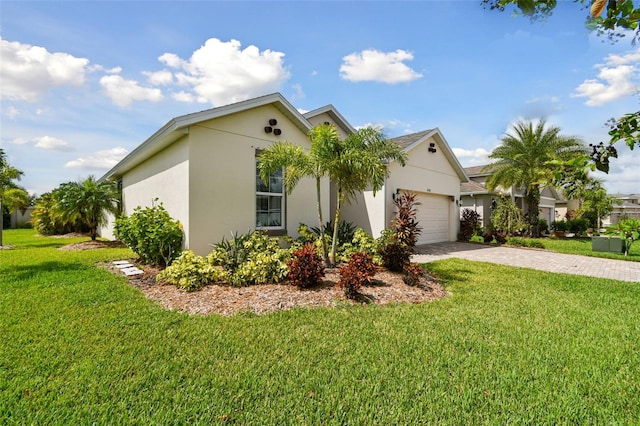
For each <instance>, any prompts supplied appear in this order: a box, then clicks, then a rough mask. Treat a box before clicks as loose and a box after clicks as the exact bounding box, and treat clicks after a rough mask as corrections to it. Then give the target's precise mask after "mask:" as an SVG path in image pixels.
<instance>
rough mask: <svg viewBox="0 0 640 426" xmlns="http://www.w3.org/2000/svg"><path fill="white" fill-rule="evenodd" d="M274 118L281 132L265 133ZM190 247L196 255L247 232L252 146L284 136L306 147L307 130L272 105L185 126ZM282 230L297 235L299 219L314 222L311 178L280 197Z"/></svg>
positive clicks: (251, 218)
mask: <svg viewBox="0 0 640 426" xmlns="http://www.w3.org/2000/svg"><path fill="white" fill-rule="evenodd" d="M273 118H275V119H276V120H277V122H278V123H277V125H275V126H272V127H274V128H278V129H280V130H281V131H282V134H281V135H280V136H276V135H274V134H273V133H269V134H267V133H265V131H264V127H265V126H267V125H268V121H269V119H273ZM189 138H190V144H191V149H190V162H189V163H190V169H189V179H190V185H189V200H190V208H189V223H190V224H191V229H190V238H189V240H190V241H189V248H191V249H192V250H194V251H195V252H196V253H198V254H206V253H208V252H210V251H211V244H214V243H217V242H219V241H220V240H222V238H223V237H225V238H227V239H228V238H229V237H230V236H231V233H233V232H238V233H246V232H248V231H249V230H253V229H255V224H256V180H255V179H256V178H255V160H256V150H261V149H266V148H268V147H269V146H270V145H271V144H272V143H273V142H275V141H278V140H287V141H289V142H292V143H296V144H300V145H302V146H304V147H305V148H307V149H308V148H309V147H310V144H309V140H308V137H307V135H306V132H305V131H303V130H301V129H299V128H298V127H297V126H295V125H294V123H292V122H291V121H289V120H288V119H287V118H286V117H285V116H284V115H283V114H282V113H281V112H280V111H279V110H278V109H276V108H275V107H273V106H271V105H267V106H263V107H259V108H255V109H251V110H248V111H243V112H240V113H237V114H233V115H229V116H225V117H221V118H218V119H215V120H211V121H208V122H204V123H199V124H197V125H194V126H192V127H191V128H190V132H189ZM322 188H323V195H322V199H323V209H324V212H325V214H328V206H329V204H328V203H329V200H328V196H329V193H328V183H327V182H326V181H324V182H323V186H322ZM285 205H286V207H285V209H286V210H285V211H286V213H285V215H286V216H285V220H286V231H287V233H288V234H289V235H291V236H293V237H296V236H297V233H296V229H297V227H298V224H299V223H300V222H302V223H306V224H309V225H312V226H315V225H316V224H317V203H316V187H315V181H313V180H312V179H303V180H301V181H300V182H299V183H298V185H297V186H296V188H295V189H294V190H293V192H292V193H291V194H290V195H288V196H286V201H285Z"/></svg>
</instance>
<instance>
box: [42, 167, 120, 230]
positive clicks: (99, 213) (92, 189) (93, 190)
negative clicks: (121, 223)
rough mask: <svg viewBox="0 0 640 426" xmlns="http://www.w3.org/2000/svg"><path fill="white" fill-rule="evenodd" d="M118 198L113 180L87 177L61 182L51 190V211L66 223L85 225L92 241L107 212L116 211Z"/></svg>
mask: <svg viewBox="0 0 640 426" xmlns="http://www.w3.org/2000/svg"><path fill="white" fill-rule="evenodd" d="M119 201H120V196H119V193H118V189H117V186H116V183H115V182H114V181H102V182H98V181H97V180H96V178H95V177H94V176H89V177H88V178H86V179H85V180H83V181H77V182H67V183H63V184H62V185H60V187H59V188H58V189H57V190H56V191H54V212H55V213H54V214H55V215H57V216H58V217H59V218H61V219H62V220H63V221H65V222H74V221H79V222H81V223H83V224H85V225H86V226H87V227H88V228H89V232H90V234H91V239H92V240H95V239H96V238H97V236H98V227H99V226H101V225H104V224H106V223H107V220H108V216H107V215H108V214H109V213H111V214H113V215H115V214H117V213H118V203H119Z"/></svg>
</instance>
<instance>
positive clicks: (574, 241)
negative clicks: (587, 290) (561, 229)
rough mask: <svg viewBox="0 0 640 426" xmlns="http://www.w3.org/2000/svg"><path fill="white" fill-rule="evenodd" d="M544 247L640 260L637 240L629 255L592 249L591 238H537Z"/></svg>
mask: <svg viewBox="0 0 640 426" xmlns="http://www.w3.org/2000/svg"><path fill="white" fill-rule="evenodd" d="M537 240H538V241H540V242H541V243H542V244H543V245H544V248H545V249H547V250H552V251H556V252H558V253H569V254H581V255H583V256H593V257H604V258H608V259H619V260H628V261H632V262H640V242H636V243H634V244H633V245H632V246H631V250H630V251H629V255H628V256H625V255H624V253H608V252H600V251H592V250H591V238H561V239H551V238H537Z"/></svg>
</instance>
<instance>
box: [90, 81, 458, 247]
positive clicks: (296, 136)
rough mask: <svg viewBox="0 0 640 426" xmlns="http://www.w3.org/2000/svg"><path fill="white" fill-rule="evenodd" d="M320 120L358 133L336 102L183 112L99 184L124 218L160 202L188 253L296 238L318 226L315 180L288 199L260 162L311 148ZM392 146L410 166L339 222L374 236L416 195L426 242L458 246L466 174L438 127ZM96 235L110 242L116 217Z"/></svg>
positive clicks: (262, 102) (277, 176) (394, 168)
mask: <svg viewBox="0 0 640 426" xmlns="http://www.w3.org/2000/svg"><path fill="white" fill-rule="evenodd" d="M323 123H329V124H332V125H334V126H335V127H336V129H337V130H338V133H339V135H340V137H341V138H344V137H346V136H347V135H348V134H349V133H351V132H353V131H354V128H353V127H352V126H351V125H350V124H349V123H348V122H347V121H346V120H345V118H344V117H343V116H342V115H341V114H340V113H339V112H338V111H337V110H336V109H335V108H334V107H333V106H332V105H328V106H325V107H322V108H319V109H316V110H313V111H309V112H307V113H301V112H300V111H298V110H297V109H296V108H294V107H293V106H292V105H291V104H290V103H289V101H287V100H286V99H285V98H284V97H283V96H282V95H281V94H279V93H274V94H270V95H266V96H261V97H258V98H254V99H249V100H246V101H242V102H238V103H234V104H230V105H226V106H221V107H217V108H212V109H208V110H205V111H201V112H197V113H194V114H187V115H184V116H180V117H176V118H173V119H172V120H170V121H169V122H168V123H167V124H165V125H164V126H163V127H162V128H161V129H159V130H158V131H156V132H155V133H154V134H153V135H151V136H150V137H149V138H148V139H147V140H146V141H144V142H143V143H142V144H141V145H139V146H138V147H137V148H135V149H134V150H133V151H132V152H131V153H129V154H128V155H127V156H126V157H125V158H124V159H122V160H121V161H120V162H119V163H118V164H116V165H115V166H114V167H113V168H112V169H111V170H109V171H108V172H107V173H106V174H105V175H104V176H102V177H101V180H106V179H115V180H117V181H118V183H119V186H120V188H121V189H122V202H123V204H122V209H123V213H124V214H126V215H129V214H131V213H132V212H133V210H134V208H136V207H138V206H142V207H145V206H151V205H152V204H153V203H154V202H162V203H163V205H164V207H165V208H166V209H167V211H168V213H169V214H170V215H171V217H173V218H175V219H178V220H179V221H180V222H181V223H182V225H183V229H184V236H185V242H184V245H185V248H189V249H191V250H193V251H195V252H196V253H197V254H200V255H204V254H207V253H208V252H209V251H211V244H213V243H216V242H219V241H220V240H221V239H222V238H223V237H226V238H229V237H230V236H231V234H232V233H234V232H238V233H244V232H248V231H250V230H254V229H264V230H267V231H269V232H270V233H272V234H274V235H283V234H288V235H291V236H293V237H295V236H297V234H296V229H297V227H298V224H300V223H305V224H308V225H313V226H315V225H316V224H317V220H318V219H317V203H316V188H315V181H314V180H312V179H303V180H301V181H300V182H299V183H298V185H297V186H296V188H295V189H294V190H293V192H292V193H291V194H290V195H287V194H285V193H284V191H283V187H282V175H281V173H274V174H273V175H272V176H271V179H269V182H268V183H267V184H265V183H263V182H262V180H261V179H260V178H259V177H258V176H257V170H256V165H257V158H258V155H259V154H260V152H261V151H262V150H264V149H266V148H268V147H269V146H270V145H271V144H272V143H274V142H276V141H283V140H286V141H288V142H291V143H294V144H299V145H300V146H302V147H304V148H307V149H309V148H310V141H309V139H308V136H307V134H308V132H309V130H311V129H312V128H313V127H315V126H316V125H319V124H323ZM396 140H397V141H398V143H400V144H401V145H402V146H403V148H404V149H405V150H406V151H407V153H408V154H409V162H408V164H407V166H406V167H404V168H402V167H400V166H399V165H398V164H393V163H392V164H389V168H390V171H391V175H390V177H389V179H388V181H387V183H386V185H385V188H384V189H383V190H382V191H380V192H379V193H378V194H376V196H375V197H373V194H371V193H370V192H367V191H365V192H364V193H363V194H360V196H359V197H358V200H356V201H355V202H353V203H352V204H350V205H348V206H345V207H344V208H343V214H342V218H343V219H344V220H347V221H351V222H353V223H354V224H355V225H357V226H361V227H363V228H364V229H365V230H367V231H369V232H371V233H373V235H374V236H378V235H379V233H380V231H381V230H382V229H383V228H385V227H386V226H389V224H390V222H391V220H392V219H393V205H392V200H393V196H394V194H396V193H399V192H400V191H405V190H411V191H417V192H418V193H419V197H420V200H421V202H422V205H421V206H420V207H419V219H420V222H421V225H422V227H423V228H424V229H425V231H423V236H422V237H421V240H420V243H426V242H435V241H452V240H455V239H456V235H457V232H458V227H459V223H458V220H457V217H458V211H457V200H458V199H459V188H460V182H465V181H466V180H467V178H466V175H465V173H464V170H463V169H462V167H461V166H460V164H459V163H458V161H457V159H456V158H455V156H454V155H453V153H452V152H451V149H450V147H449V145H448V144H447V142H446V141H445V139H444V137H443V136H442V134H441V133H440V131H439V130H438V129H434V130H430V131H426V132H421V133H416V134H414V135H408V136H403V137H401V138H397V139H396ZM321 191H322V194H321V196H322V203H323V205H322V208H323V211H324V212H325V216H326V218H327V220H328V219H329V218H331V217H333V215H332V213H333V211H335V210H334V209H335V206H334V205H333V201H332V200H333V198H334V197H331V194H332V190H331V185H330V182H329V181H328V179H325V180H324V181H323V182H322V183H321ZM155 200H157V201H155ZM330 214H331V216H330ZM100 234H101V235H102V236H103V237H106V238H112V237H113V218H111V220H110V221H109V223H108V224H107V225H106V226H104V227H102V228H101V229H100Z"/></svg>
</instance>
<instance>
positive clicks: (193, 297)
mask: <svg viewBox="0 0 640 426" xmlns="http://www.w3.org/2000/svg"><path fill="white" fill-rule="evenodd" d="M138 267H139V268H141V269H144V271H145V273H144V274H143V275H137V276H132V277H130V278H129V284H130V285H132V286H134V287H136V288H138V289H139V290H140V291H142V293H143V294H144V295H145V296H146V297H147V298H148V299H151V300H155V301H157V302H158V303H159V304H160V305H161V306H162V307H164V308H166V309H170V310H176V311H180V312H186V313H189V314H201V315H207V314H212V313H215V314H219V315H224V316H229V315H234V314H237V313H239V312H243V311H244V312H253V313H255V314H258V315H260V314H266V313H269V312H275V311H280V310H289V309H293V308H295V307H305V308H317V307H332V306H335V305H336V304H344V303H348V304H371V303H373V304H378V305H386V304H390V303H423V302H429V301H433V300H438V299H441V298H443V297H447V296H448V295H449V293H448V292H447V291H446V290H445V289H444V288H443V287H442V286H441V285H440V283H439V282H438V280H437V279H436V278H435V277H433V276H431V275H430V274H428V273H427V274H426V276H425V277H424V278H423V279H422V282H421V283H420V284H419V285H418V286H408V285H406V284H405V283H404V282H403V281H402V276H401V275H400V274H397V273H393V272H389V271H387V270H380V271H379V272H378V273H377V274H376V275H375V277H374V281H373V282H372V283H371V285H368V286H366V287H364V288H363V289H362V291H361V294H360V297H358V299H357V300H351V299H347V298H346V297H345V296H344V294H343V292H342V289H341V288H339V287H338V286H337V283H338V280H339V278H340V276H339V269H337V268H336V269H327V270H326V271H325V277H324V280H323V281H322V283H321V284H319V285H318V286H316V287H313V288H309V289H298V288H297V287H295V286H293V285H289V284H287V283H286V282H285V283H280V284H262V285H253V286H248V287H233V286H230V285H224V284H223V285H221V284H212V285H207V286H204V287H203V288H201V289H200V290H198V291H194V292H187V291H184V290H180V289H178V288H177V287H175V286H173V285H169V284H162V283H160V284H158V283H156V275H157V274H158V272H159V270H158V269H156V268H150V267H145V266H142V265H138ZM108 268H109V269H110V270H112V271H113V272H114V273H120V272H119V271H118V270H117V268H114V267H112V266H108Z"/></svg>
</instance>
